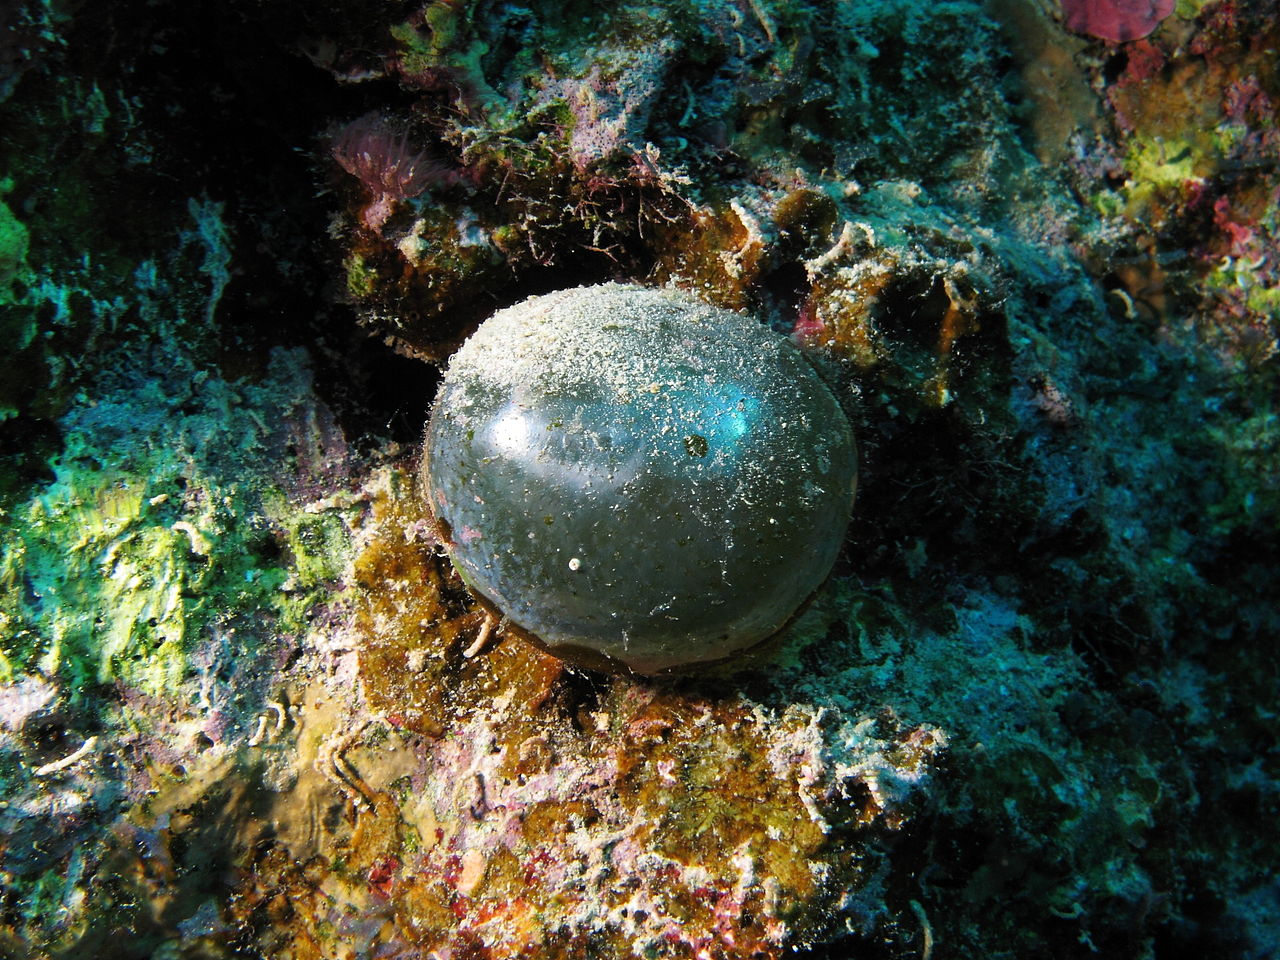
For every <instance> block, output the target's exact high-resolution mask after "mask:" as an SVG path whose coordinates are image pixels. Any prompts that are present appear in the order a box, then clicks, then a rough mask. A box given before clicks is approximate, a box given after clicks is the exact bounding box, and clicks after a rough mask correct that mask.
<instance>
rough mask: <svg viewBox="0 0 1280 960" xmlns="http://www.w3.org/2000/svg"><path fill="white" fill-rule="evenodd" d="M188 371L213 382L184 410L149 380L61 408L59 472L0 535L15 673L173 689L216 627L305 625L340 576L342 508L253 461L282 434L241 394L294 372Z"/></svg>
mask: <svg viewBox="0 0 1280 960" xmlns="http://www.w3.org/2000/svg"><path fill="white" fill-rule="evenodd" d="M296 359H297V358H296V357H295V358H294V361H296ZM289 362H290V361H284V362H282V363H281V364H280V366H281V367H287V366H288V363H289ZM177 366H178V367H179V368H181V367H182V364H177ZM189 372H190V373H191V375H192V376H193V377H194V378H195V379H196V380H197V381H198V382H199V383H200V384H201V390H200V396H199V398H198V399H197V401H196V402H194V403H189V404H187V406H186V408H185V411H184V410H179V409H178V407H179V405H180V404H181V403H182V402H183V400H182V398H177V399H175V398H171V397H167V396H165V395H164V394H163V392H148V391H147V390H142V391H134V392H131V393H130V394H129V395H128V396H123V395H111V394H106V395H104V396H103V397H102V398H101V399H100V400H99V401H98V402H96V403H94V404H91V405H86V406H83V407H77V408H74V409H73V410H72V411H71V412H70V413H68V415H67V416H66V417H65V418H64V426H65V428H66V430H67V440H66V442H65V445H64V449H63V452H62V455H61V456H60V457H59V458H58V459H57V460H56V461H55V463H54V464H53V470H54V474H55V477H54V480H53V481H52V482H51V483H49V484H48V485H47V486H45V487H44V488H43V489H41V490H39V491H38V492H37V493H36V495H35V496H33V497H32V498H31V499H30V500H28V501H27V502H25V503H22V504H19V505H16V506H15V507H14V509H13V510H12V512H11V516H10V517H9V523H8V525H7V527H6V530H5V531H4V536H3V539H2V540H0V609H3V612H4V615H5V617H6V620H7V622H8V624H9V629H8V630H7V631H6V632H5V635H4V637H3V639H0V670H3V671H4V673H5V674H6V675H7V676H13V675H15V674H18V673H27V672H32V671H35V672H39V673H41V674H43V675H45V676H50V677H59V678H62V679H63V680H64V681H65V682H66V684H67V685H68V688H69V689H70V690H71V691H72V692H73V694H74V695H76V696H78V695H79V694H80V693H81V692H83V691H84V689H85V688H86V687H88V686H91V685H96V684H105V683H111V682H119V683H121V684H123V685H124V686H125V687H126V688H136V689H138V690H140V691H143V692H145V693H147V694H151V695H160V694H165V693H169V694H172V693H174V692H175V691H176V690H177V689H178V687H179V685H180V684H181V683H182V682H183V680H184V679H185V678H186V677H187V675H188V674H189V672H190V670H191V665H190V662H189V654H190V651H191V649H192V646H193V644H194V643H195V642H197V640H199V639H201V638H202V637H204V636H206V631H207V628H209V627H210V626H212V625H215V624H218V623H220V622H222V621H224V620H225V619H226V618H228V617H230V616H233V615H242V614H243V613H245V612H247V611H255V612H256V613H257V614H258V615H260V616H261V615H265V616H266V617H267V618H269V619H270V620H271V621H272V622H274V623H275V624H276V626H277V629H279V630H280V631H283V632H288V631H291V630H297V629H299V628H300V627H301V626H302V625H303V624H304V623H305V619H304V617H305V611H306V609H307V608H309V607H310V606H311V605H312V604H314V603H315V602H316V601H317V600H318V599H319V598H320V596H321V591H323V590H325V589H327V587H328V585H329V584H331V583H332V582H333V581H334V580H335V579H336V578H337V577H338V576H339V575H340V574H341V572H342V570H343V565H344V564H345V562H346V556H347V552H348V551H349V536H348V535H347V533H346V530H345V527H344V525H343V522H342V520H341V519H340V517H339V516H338V515H337V514H336V513H333V512H325V511H317V512H312V513H307V512H304V511H303V510H302V509H301V508H300V506H298V505H291V504H290V501H289V499H288V498H287V497H286V496H285V495H284V493H283V492H282V491H280V490H279V488H277V487H275V486H274V481H268V480H267V479H266V478H264V477H262V476H255V475H254V472H253V468H252V467H249V466H248V465H249V464H251V463H252V462H253V460H254V451H256V450H261V449H264V448H265V447H266V446H267V445H270V444H271V443H272V439H271V437H270V436H269V431H268V430H267V428H266V426H265V421H263V420H262V418H261V417H260V416H257V415H256V412H255V411H254V410H253V409H251V408H252V407H253V403H252V402H251V403H249V404H245V403H244V400H245V399H250V400H258V401H268V400H269V399H273V392H274V390H281V391H287V390H289V389H290V388H292V387H294V386H296V385H297V383H296V379H297V378H296V376H295V377H293V381H295V382H290V381H289V380H286V381H285V382H284V383H283V384H275V385H272V384H271V383H267V384H264V385H261V386H258V387H253V386H249V385H236V384H230V383H227V382H226V381H222V380H220V379H218V378H216V377H210V376H208V374H207V373H204V374H200V373H198V372H196V371H189ZM254 394H257V396H256V397H255V396H254ZM232 397H235V398H236V399H235V400H232ZM274 399H280V398H278V397H276V398H274ZM211 458H212V459H211ZM107 464H116V466H107ZM233 470H234V471H236V473H235V475H234V476H233V475H230V472H231V471H233ZM268 505H271V508H270V509H268ZM282 546H283V548H284V549H281V547H282Z"/></svg>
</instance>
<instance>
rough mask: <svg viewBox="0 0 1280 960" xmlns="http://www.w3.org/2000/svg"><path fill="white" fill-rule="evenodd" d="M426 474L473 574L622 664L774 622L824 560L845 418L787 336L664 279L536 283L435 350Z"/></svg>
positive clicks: (732, 640) (844, 456) (517, 614)
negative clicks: (537, 290) (446, 353)
mask: <svg viewBox="0 0 1280 960" xmlns="http://www.w3.org/2000/svg"><path fill="white" fill-rule="evenodd" d="M424 471H425V473H424V486H425V491H426V495H427V496H428V497H429V498H430V501H431V507H432V509H433V511H434V513H435V515H436V517H437V519H438V520H439V521H442V523H441V525H440V526H441V530H442V532H443V534H444V536H445V539H446V541H447V545H448V549H449V553H450V556H451V557H452V560H453V562H454V565H455V567H456V568H457V570H458V572H459V573H460V574H461V576H462V578H463V579H464V580H465V581H466V583H467V584H468V586H470V587H471V588H472V590H473V591H474V592H476V593H477V594H479V595H480V596H481V597H483V598H484V599H485V600H487V601H488V602H489V603H490V604H491V605H493V606H495V607H497V608H498V609H499V610H500V611H501V612H502V613H503V614H505V615H506V616H507V617H508V618H509V619H510V620H511V621H512V622H514V623H515V624H516V625H517V626H519V627H521V628H523V629H524V630H525V631H527V632H528V633H532V634H533V635H535V636H536V637H537V638H538V639H539V640H541V641H542V643H544V644H545V645H546V646H547V647H548V649H550V650H551V651H552V652H553V653H557V654H560V655H562V656H566V657H568V658H569V659H576V660H579V661H584V660H585V662H588V663H597V664H598V663H602V662H612V663H613V664H617V663H619V662H620V663H621V664H622V665H625V666H626V667H627V668H629V669H631V670H634V671H636V672H639V673H654V672H658V671H662V670H664V669H666V668H668V667H674V666H678V665H681V664H688V663H694V662H698V661H706V660H717V659H722V658H724V657H726V656H728V655H729V654H731V653H733V652H735V651H737V650H741V649H743V648H745V647H748V646H750V645H752V644H754V643H756V642H757V641H760V640H762V639H764V638H766V637H768V636H769V635H770V634H772V633H775V632H776V631H777V630H778V629H779V628H780V627H782V625H783V624H784V623H785V622H786V621H787V619H788V618H789V617H790V616H791V614H792V613H794V612H795V610H796V609H797V608H798V607H799V605H800V604H801V603H802V602H803V601H804V600H805V599H806V598H807V597H808V596H809V595H810V594H811V593H812V592H813V591H814V590H815V589H816V588H817V587H818V585H819V584H820V583H821V582H822V580H823V579H824V578H825V577H826V575H827V573H828V572H829V571H830V569H831V565H832V564H833V563H834V561H835V557H836V553H837V552H838V550H839V548H840V542H841V540H842V539H843V537H844V532H845V528H846V525H847V522H848V516H849V511H850V508H851V506H852V503H853V490H854V481H855V478H856V476H857V465H856V458H855V451H854V443H853V436H852V432H851V430H850V427H849V423H848V420H847V418H846V417H845V414H844V412H843V411H842V409H841V407H840V405H839V404H838V403H837V402H836V399H835V397H834V396H833V395H832V394H831V391H830V390H828V388H827V386H826V385H825V384H824V383H823V382H822V380H821V379H819V377H818V376H817V374H816V373H815V372H814V370H813V368H812V367H811V366H810V364H809V362H808V361H807V360H806V359H805V358H804V357H803V356H802V355H801V354H800V352H799V351H798V350H797V349H796V348H795V347H794V346H793V345H792V344H791V343H790V342H789V341H787V340H786V339H785V338H783V337H781V336H779V335H778V334H776V333H774V332H773V331H771V330H769V329H767V328H766V327H764V326H762V325H761V324H760V323H758V322H756V321H755V320H753V319H751V318H750V317H746V316H742V315H740V314H737V313H733V312H731V311H729V310H723V309H718V308H715V307H711V306H708V305H706V304H703V303H701V302H699V301H697V300H694V299H692V298H690V297H688V296H685V295H683V294H680V293H678V292H675V291H670V290H655V289H649V288H645V287H638V286H629V285H621V284H606V285H603V286H594V287H579V288H577V289H573V290H564V291H560V292H558V293H553V294H548V295H546V296H540V297H534V298H532V299H530V300H526V301H525V302H523V303H520V304H517V305H516V306H514V307H510V308H508V309H506V310H502V311H500V312H499V313H497V314H495V315H494V316H493V317H492V318H490V319H489V320H487V321H486V322H485V323H484V324H483V325H481V327H480V329H479V330H477V331H476V333H475V334H474V335H473V336H472V337H471V338H470V339H469V340H468V341H467V342H466V343H465V344H464V345H463V347H462V348H461V349H460V350H459V351H458V352H457V354H456V355H455V356H454V358H453V359H452V361H451V362H450V365H449V369H448V371H447V373H446V375H445V379H444V382H443V384H442V385H441V389H440V395H439V397H438V398H437V400H436V403H435V407H434V409H433V411H432V416H431V423H430V425H429V427H428V428H427V436H426V453H425V458H424Z"/></svg>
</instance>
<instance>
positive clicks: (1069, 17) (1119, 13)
mask: <svg viewBox="0 0 1280 960" xmlns="http://www.w3.org/2000/svg"><path fill="white" fill-rule="evenodd" d="M1174 2H1175V0H1062V18H1063V24H1064V25H1065V26H1066V28H1067V29H1068V30H1070V31H1071V32H1072V33H1081V34H1084V35H1085V36H1088V37H1097V38H1098V39H1099V40H1110V41H1111V42H1112V43H1125V42H1127V41H1129V40H1139V39H1141V38H1142V37H1145V36H1147V35H1148V34H1150V33H1151V32H1152V31H1153V30H1155V28H1156V27H1158V26H1159V25H1160V22H1161V21H1162V20H1164V18H1165V17H1167V16H1169V14H1171V13H1173V7H1174Z"/></svg>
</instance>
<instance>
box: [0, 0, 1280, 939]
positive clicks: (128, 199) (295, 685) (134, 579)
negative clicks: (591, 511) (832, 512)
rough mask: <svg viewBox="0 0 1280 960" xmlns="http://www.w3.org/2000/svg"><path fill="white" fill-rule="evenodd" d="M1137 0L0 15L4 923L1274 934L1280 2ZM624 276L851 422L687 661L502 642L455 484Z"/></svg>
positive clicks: (280, 930)
mask: <svg viewBox="0 0 1280 960" xmlns="http://www.w3.org/2000/svg"><path fill="white" fill-rule="evenodd" d="M1086 14H1087V16H1086ZM1126 18H1129V19H1131V18H1132V11H1130V10H1129V8H1128V7H1126V6H1125V5H1123V4H1117V3H1107V2H1094V3H1063V4H1061V5H1057V4H1054V3H1047V2H1039V0H991V2H987V3H977V2H967V0H956V2H950V3H944V4H933V5H920V4H911V3H906V2H903V0H884V2H878V3H868V4H841V3H832V2H819V0H808V2H804V0H802V2H791V0H762V2H751V3H737V2H729V0H725V2H718V0H711V2H697V3H692V2H689V3H686V2H682V0H671V2H666V3H661V4H644V3H638V2H635V3H633V2H623V3H620V4H614V5H612V6H608V7H604V6H600V5H591V4H578V3H572V4H569V5H568V6H565V5H564V4H550V3H542V2H538V3H533V4H529V5H525V6H520V7H516V6H504V5H495V4H485V3H471V2H462V3H453V2H448V3H445V2H428V3H425V4H414V3H405V4H400V5H392V6H387V5H384V4H369V3H362V2H352V3H332V4H327V5H320V6H314V5H313V6H310V7H307V8H306V9H303V8H300V7H298V6H297V5H295V4H292V3H285V2H267V3H242V2H238V0H233V2H230V3H224V4H220V5H218V7H217V9H216V10H215V9H214V8H213V7H212V6H210V5H205V4H200V3H197V4H196V5H195V6H194V7H193V6H191V5H190V4H183V5H181V6H179V5H177V4H170V3H159V4H141V3H133V2H127V3H121V4H112V5H106V6H103V5H99V6H97V7H93V6H86V5H80V6H74V5H72V6H66V5H56V4H49V3H44V2H40V0H32V2H29V3H19V4H14V5H10V6H9V7H8V8H6V9H5V10H3V11H0V25H3V27H4V28H5V29H4V34H3V36H4V39H3V40H2V41H0V124H3V129H4V130H5V132H6V134H5V137H4V141H3V144H2V145H0V329H2V330H3V332H4V336H5V340H6V347H7V349H6V350H5V351H0V797H2V799H0V953H4V954H5V955H12V956H15V957H67V958H71V957H84V956H95V957H238V956H271V957H359V956H438V957H442V958H444V957H452V958H482V957H489V958H500V957H522V958H529V960H538V958H553V957H575V958H576V957H586V956H590V957H600V958H609V960H613V958H618V960H624V958H633V957H634V958H639V957H645V958H649V957H671V958H683V957H715V958H724V960H731V958H756V957H781V956H783V955H799V956H808V957H813V958H834V957H841V958H843V957H850V956H859V957H871V958H875V957H882V958H888V957H902V956H922V955H935V956H936V955H940V954H941V953H942V952H946V953H949V954H952V955H956V956H968V957H989V956H992V955H1002V954H1008V955H1017V956H1025V957H1062V956H1077V955H1078V956H1086V955H1093V954H1095V953H1103V954H1106V955H1108V956H1117V957H1135V958H1138V957H1148V956H1158V955H1183V954H1188V955H1192V954H1194V955H1208V954H1210V953H1212V954H1213V955H1215V956H1229V957H1240V958H1252V957H1263V956H1267V955H1269V953H1270V952H1271V951H1272V950H1273V947H1274V944H1275V942H1276V941H1277V940H1278V939H1280V931H1278V930H1277V927H1276V922H1275V920H1274V909H1273V907H1274V903H1275V898H1276V895H1277V890H1276V881H1275V875H1276V865H1277V851H1276V840H1275V838H1274V837H1273V836H1272V835H1271V834H1270V833H1268V832H1267V831H1260V830H1258V829H1257V826H1256V825H1257V823H1260V822H1266V821H1267V818H1268V817H1269V816H1270V811H1271V810H1272V808H1273V807H1274V802H1275V796H1276V769H1275V758H1274V749H1273V745H1274V743H1275V741H1276V739H1277V729H1276V720H1275V711H1274V709H1273V708H1274V702H1275V691H1276V684H1277V675H1276V662H1275V654H1274V650H1273V647H1274V644H1272V643H1271V638H1273V637H1274V636H1275V635H1276V632H1277V623H1276V613H1275V608H1274V603H1272V602H1271V599H1270V593H1271V584H1272V583H1273V582H1274V580H1275V574H1276V565H1277V562H1278V559H1280V550H1277V542H1276V529H1277V514H1278V513H1280V495H1278V490H1277V484H1276V479H1275V478H1276V477H1277V476H1280V464H1278V463H1277V450H1278V449H1280V447H1278V445H1277V438H1276V431H1275V422H1276V409H1275V403H1276V399H1275V398H1276V396H1277V391H1276V376H1277V374H1276V370H1277V367H1276V363H1277V361H1276V343H1277V339H1276V335H1277V323H1278V322H1280V306H1278V305H1280V298H1278V295H1277V291H1278V290H1280V281H1278V280H1277V275H1276V272H1275V271H1276V264H1275V263H1274V262H1273V261H1274V257H1273V256H1271V255H1270V254H1271V251H1272V250H1273V249H1274V248H1275V247H1276V236H1277V232H1278V231H1280V212H1278V211H1280V187H1278V186H1277V183H1278V180H1277V174H1276V169H1275V163H1274V157H1275V154H1276V149H1275V148H1276V146H1277V143H1276V138H1277V132H1276V110H1275V105H1276V102H1277V98H1280V76H1278V75H1277V67H1276V61H1275V58H1274V56H1272V55H1271V51H1272V50H1273V48H1274V46H1275V41H1276V39H1277V31H1278V30H1280V27H1278V26H1277V21H1276V14H1275V10H1274V5H1271V4H1266V3H1262V2H1243V3H1241V2H1232V3H1227V2H1224V0H1219V2H1215V0H1209V2H1195V3H1180V4H1177V5H1174V6H1173V7H1172V9H1170V10H1166V9H1165V5H1163V4H1160V5H1155V6H1154V7H1152V11H1151V13H1150V15H1149V16H1148V15H1144V17H1143V18H1142V23H1141V24H1140V25H1139V26H1138V27H1135V26H1133V25H1132V24H1130V23H1129V19H1126ZM1139 27H1140V28H1139ZM1122 28H1123V29H1122ZM103 38H110V43H108V44H104V42H103ZM606 281H617V282H623V283H638V284H643V285H647V286H670V287H674V288H677V289H679V290H682V291H684V292H685V293H687V294H691V295H693V296H696V297H698V298H700V299H702V300H704V301H706V302H708V303H711V304H713V305H716V306H719V307H728V308H732V309H736V310H742V311H745V312H747V313H748V314H749V315H750V316H752V317H754V318H756V319H757V320H758V321H759V322H761V323H763V324H766V325H768V326H769V327H771V328H772V329H773V330H774V331H775V332H776V333H777V334H778V335H780V336H787V337H789V338H791V340H792V341H793V342H794V343H795V344H797V345H798V347H799V348H800V349H802V350H803V351H804V352H805V354H806V356H807V357H808V359H809V361H810V362H811V363H813V365H814V366H815V368H816V369H817V370H818V372H819V374H820V376H821V377H822V378H823V380H824V382H825V383H827V385H828V386H829V387H830V389H831V390H832V391H833V392H834V393H835V395H836V396H837V398H838V399H839V401H840V404H841V407H842V410H843V412H844V413H845V415H847V416H848V417H849V419H850V422H851V424H852V427H853V432H854V434H855V436H856V440H857V445H858V451H859V465H858V472H859V484H858V486H859V490H858V499H857V502H856V504H855V507H854V511H853V515H852V518H851V522H850V526H849V530H848V533H847V535H846V537H845V540H844V543H843V545H842V547H841V552H840V555H839V558H838V559H837V561H836V566H835V569H834V570H833V572H832V575H831V576H830V578H829V579H828V580H827V581H826V582H825V583H824V584H823V586H822V587H821V588H820V589H819V590H818V591H817V593H816V594H815V595H814V596H813V597H812V598H811V599H810V600H809V601H808V603H807V605H806V606H805V607H804V608H803V609H802V610H801V611H800V612H799V613H798V614H797V615H796V617H795V618H793V620H792V621H791V622H790V623H789V624H788V626H787V627H786V628H785V629H784V630H783V631H782V633H781V634H780V635H778V636H776V637H774V638H772V639H771V640H770V641H768V642H767V643H765V644H764V645H763V646H761V647H759V648H756V649H753V650H751V651H748V652H747V653H745V654H743V655H742V656H740V657H738V658H735V659H733V660H730V661H728V662H726V663H724V664H720V665H716V666H714V667H708V668H706V669H705V670H703V671H701V672H696V673H693V674H690V675H684V676H679V677H673V678H648V679H646V678H638V677H628V676H622V675H617V674H611V673H603V672H596V671H594V670H591V669H588V668H585V667H583V666H578V665H573V664H569V663H565V662H562V661H560V660H558V659H556V658H554V657H551V656H550V655H548V654H546V653H544V652H542V651H541V650H540V649H539V648H538V647H537V646H536V645H534V644H531V643H528V642H526V640H525V639H523V638H522V637H521V636H520V635H519V632H518V631H517V630H515V629H514V628H510V627H507V626H504V625H503V624H502V623H501V622H498V623H497V624H496V625H495V624H494V623H493V621H491V620H490V619H489V616H490V611H488V610H486V609H485V608H484V607H482V606H480V605H479V604H478V603H477V601H476V599H475V598H474V597H472V596H471V595H470V593H469V592H468V590H467V588H466V586H465V584H464V583H463V582H462V581H461V579H459V577H458V576H457V574H456V573H455V572H454V570H453V569H452V567H451V565H450V562H449V560H448V556H447V547H448V533H449V532H448V531H446V530H442V528H441V527H440V525H439V523H438V522H437V520H436V518H434V517H432V516H431V515H430V513H429V512H428V510H427V505H426V504H425V503H424V501H423V499H422V498H421V496H420V478H419V471H420V469H421V464H420V449H419V444H420V441H421V437H422V431H423V426H424V423H425V420H426V416H427V411H428V409H429V406H430V403H431V401H432V398H433V396H434V394H435V391H436V388H437V384H438V382H439V379H440V370H441V367H442V366H443V365H444V364H446V363H447V362H448V359H449V357H450V356H451V355H452V354H453V352H454V351H455V350H456V349H457V347H458V345H459V344H460V343H461V342H462V341H463V340H464V339H465V338H466V337H467V335H468V334H470V333H471V332H472V331H473V330H474V329H475V328H476V326H477V325H478V324H479V323H480V322H481V321H482V320H483V319H484V318H485V317H487V316H489V315H490V314H492V313H493V312H495V311H496V310H498V309H500V308H502V307H506V306H509V305H512V304H514V303H517V302H520V301H522V300H524V299H526V298H527V297H529V296H531V295H534V294H539V293H546V292H550V291H554V290H560V289H564V288H569V287H579V286H585V285H589V284H595V283H603V282H606ZM797 549H798V550H803V549H804V545H803V544H798V545H797ZM533 599H535V600H536V598H533Z"/></svg>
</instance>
